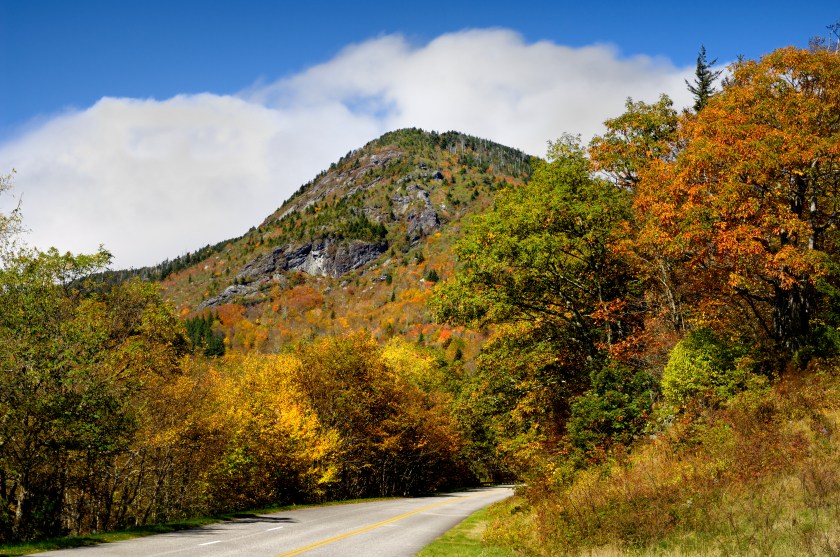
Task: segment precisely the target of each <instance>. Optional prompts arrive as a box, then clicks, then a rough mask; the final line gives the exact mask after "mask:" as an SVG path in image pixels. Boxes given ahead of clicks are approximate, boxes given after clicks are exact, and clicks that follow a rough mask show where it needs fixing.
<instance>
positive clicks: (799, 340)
mask: <svg viewBox="0 0 840 557" xmlns="http://www.w3.org/2000/svg"><path fill="white" fill-rule="evenodd" d="M774 290H775V292H774V304H773V328H774V333H775V336H776V340H778V341H780V342H781V343H783V344H784V346H785V348H786V349H787V350H788V352H791V353H793V352H795V351H797V350H798V349H800V348H802V347H803V346H804V345H805V343H806V341H807V338H808V334H809V333H810V332H811V325H810V321H811V314H812V313H813V310H814V298H815V292H814V289H813V287H812V286H810V285H808V284H807V283H806V284H804V285H803V284H801V283H800V284H796V285H795V286H794V287H792V288H782V287H780V286H778V285H777V286H776V287H775V288H774Z"/></svg>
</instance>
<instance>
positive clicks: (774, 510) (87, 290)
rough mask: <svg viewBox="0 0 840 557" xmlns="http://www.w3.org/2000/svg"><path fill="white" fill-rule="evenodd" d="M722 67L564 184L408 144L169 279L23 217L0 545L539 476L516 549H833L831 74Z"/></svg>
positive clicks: (496, 153) (838, 311)
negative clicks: (30, 239)
mask: <svg viewBox="0 0 840 557" xmlns="http://www.w3.org/2000/svg"><path fill="white" fill-rule="evenodd" d="M720 77H721V76H720V75H719V74H718V73H716V72H714V71H712V69H711V66H710V64H709V63H708V62H707V60H706V58H705V52H701V55H700V56H699V57H698V61H697V73H696V76H695V81H693V82H692V83H689V84H688V85H689V87H690V89H691V91H692V93H694V95H695V100H696V102H695V104H694V106H693V108H692V109H687V110H684V111H678V110H677V109H675V108H674V107H673V104H672V102H671V101H670V99H668V98H667V97H666V96H662V97H661V98H660V99H658V100H656V101H655V102H644V101H638V100H633V99H628V101H627V104H626V107H625V112H624V113H623V114H620V115H616V116H615V117H614V118H612V119H610V120H608V121H607V122H605V132H604V133H603V134H602V135H601V136H599V137H596V138H595V139H594V140H593V141H592V142H591V143H590V144H588V145H583V144H581V142H580V140H579V139H577V138H576V137H575V136H572V135H563V133H562V132H563V131H564V130H558V134H557V135H558V138H559V139H558V140H557V141H555V142H552V143H551V144H550V145H549V147H548V152H547V154H546V157H545V160H538V159H535V158H532V157H529V156H527V155H525V154H523V153H521V152H519V151H516V150H514V149H509V148H506V147H503V146H500V145H496V144H494V143H492V142H488V141H484V140H481V139H478V138H474V137H470V136H466V135H463V134H459V133H454V132H448V133H443V134H438V133H434V132H425V131H421V130H416V129H410V130H399V131H395V132H392V133H389V134H386V135H385V136H383V137H381V138H379V139H377V140H374V141H372V142H371V143H369V144H368V145H365V146H364V147H362V148H360V149H359V150H356V151H352V152H350V153H348V154H347V155H346V156H344V157H343V158H342V159H341V160H339V161H337V162H336V163H335V164H333V165H332V166H331V167H330V168H329V169H328V170H325V171H324V172H323V173H321V174H320V175H318V176H317V177H315V178H314V179H313V180H312V181H311V182H309V183H308V184H305V185H304V186H302V187H301V188H300V190H299V191H298V192H297V193H296V194H295V195H294V196H292V198H291V199H289V200H288V201H287V202H286V203H284V204H283V206H281V207H280V208H278V209H277V210H275V211H273V212H272V213H271V214H270V215H269V216H268V217H267V218H266V219H265V220H264V221H263V222H262V223H261V224H259V225H258V226H255V227H254V228H252V229H251V230H250V231H248V232H247V233H245V234H244V235H243V236H242V237H240V238H236V239H232V240H230V241H227V242H222V243H219V244H217V245H215V246H208V247H206V248H204V249H202V250H198V251H197V252H195V253H191V254H185V255H184V256H182V257H179V258H177V259H175V260H172V261H166V262H164V263H163V264H161V265H159V266H157V267H155V268H151V269H141V270H133V271H124V272H113V271H111V272H105V268H106V267H107V264H108V261H109V255H108V254H107V253H106V252H104V251H103V252H100V253H98V254H92V255H78V256H73V255H70V254H67V255H61V254H59V253H57V252H55V251H48V252H46V253H41V252H38V251H36V250H30V249H27V248H24V247H21V246H19V245H16V244H15V238H16V237H17V236H16V234H17V230H18V229H19V226H20V221H19V216H18V215H17V214H15V213H13V214H11V215H5V216H3V220H0V238H2V240H3V244H2V245H3V252H2V257H3V259H2V263H3V265H2V275H0V285H2V288H0V307H2V312H0V366H2V367H1V368H0V369H2V378H1V379H0V381H1V382H0V412H1V413H2V419H0V497H2V499H3V501H4V505H3V508H2V514H0V533H2V537H3V539H4V540H17V539H31V538H38V537H45V536H53V535H60V534H66V533H72V534H76V533H84V532H92V531H101V530H105V529H112V528H118V527H125V526H132V525H138V524H146V523H153V522H157V521H166V520H171V519H176V518H181V517H185V516H190V515H195V514H199V513H207V512H220V511H230V510H239V509H247V508H253V507H255V506H259V505H269V504H280V503H289V502H295V503H297V502H304V501H325V500H335V499H344V498H351V497H366V496H382V495H398V494H399V495H402V494H409V495H411V494H417V493H424V492H429V491H433V490H435V489H439V488H443V487H451V486H463V485H469V484H474V483H477V482H481V481H501V480H519V481H522V482H524V483H525V484H526V486H527V487H524V488H523V489H522V490H521V492H520V494H519V495H518V496H517V497H516V498H515V500H514V501H513V502H511V503H509V504H507V505H506V506H502V507H500V508H498V509H496V511H495V517H496V518H495V520H496V524H495V525H494V527H492V528H489V529H488V530H487V534H486V536H487V538H488V540H491V541H492V542H493V543H496V544H498V545H505V546H509V547H510V548H512V549H513V550H515V551H516V552H517V553H521V554H526V555H562V554H571V555H575V554H604V555H612V554H616V553H621V552H629V553H634V552H635V553H638V554H692V553H696V554H727V555H728V554H753V553H754V554H764V555H768V554H782V555H786V554H789V555H801V554H811V555H823V554H825V555H832V554H836V553H837V552H838V551H840V542H838V539H840V530H839V529H838V527H837V524H840V473H838V470H840V468H838V464H840V444H838V440H837V431H838V425H840V423H838V419H840V408H838V402H837V401H838V400H840V399H838V397H837V394H840V373H838V372H840V369H838V356H840V289H838V284H840V276H838V273H840V230H838V221H840V197H838V194H840V191H838V189H840V56H838V55H837V53H835V52H831V51H829V50H827V49H825V48H821V47H820V45H819V44H815V45H814V48H813V49H812V50H810V51H805V50H797V49H793V48H786V49H781V50H778V51H775V52H773V53H771V54H768V55H767V56H765V57H764V58H762V59H760V60H742V61H739V62H737V63H736V64H734V65H733V66H732V67H731V68H730V69H729V72H728V73H727V74H726V76H725V78H724V79H722V80H719V78H720ZM572 131H573V130H572ZM10 185H11V181H10V178H6V179H4V180H3V182H2V189H6V188H7V187H9V186H10ZM0 193H2V191H0Z"/></svg>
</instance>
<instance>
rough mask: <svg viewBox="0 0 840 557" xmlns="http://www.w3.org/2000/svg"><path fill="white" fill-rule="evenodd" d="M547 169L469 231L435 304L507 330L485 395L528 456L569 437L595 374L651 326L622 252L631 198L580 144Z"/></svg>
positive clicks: (557, 147)
mask: <svg viewBox="0 0 840 557" xmlns="http://www.w3.org/2000/svg"><path fill="white" fill-rule="evenodd" d="M548 159H549V160H548V162H546V163H543V164H542V165H540V166H538V167H537V169H536V170H535V171H534V174H533V176H532V179H531V181H530V182H529V183H528V184H526V185H524V186H519V187H507V188H506V189H503V190H501V191H500V192H499V194H498V195H497V197H496V201H495V206H494V208H493V210H492V211H490V212H488V213H485V214H482V215H479V216H477V217H476V218H475V219H474V220H473V221H472V222H471V223H470V224H469V227H468V229H467V231H466V234H465V237H464V239H463V240H462V241H461V242H459V244H458V245H457V248H456V254H457V256H458V260H459V264H460V268H459V269H458V271H457V272H456V274H455V276H454V277H453V279H451V280H449V281H446V282H444V283H441V285H440V286H439V287H438V288H437V289H436V293H435V299H434V301H433V305H434V307H435V311H436V315H437V318H438V319H439V320H448V321H451V322H453V323H456V324H464V325H479V326H481V325H495V326H496V327H497V331H498V332H497V335H496V338H495V340H494V341H492V342H491V343H490V344H489V345H488V346H487V348H486V350H485V354H484V355H483V356H482V358H481V359H480V360H479V370H477V373H476V381H477V382H479V384H478V385H476V386H475V389H478V390H479V391H484V392H485V393H486V395H487V396H488V397H490V398H492V397H496V396H497V395H496V394H494V393H499V392H502V393H506V394H505V396H504V397H502V399H498V398H497V399H496V401H495V402H494V403H493V404H491V405H488V409H491V408H492V410H488V411H490V412H491V413H494V414H495V413H496V411H498V414H497V415H499V417H500V418H499V419H500V421H499V422H498V424H499V426H498V427H497V428H496V431H497V432H498V434H499V435H498V436H500V437H501V443H502V444H504V443H505V441H504V438H505V437H507V438H509V439H511V438H513V437H515V436H516V435H521V436H522V437H521V439H520V441H517V442H513V443H507V444H508V445H509V446H514V445H516V444H517V443H518V444H519V446H520V447H526V448H527V447H529V446H532V445H533V443H532V441H535V440H536V442H537V443H539V442H541V441H539V439H540V438H542V439H543V440H545V439H548V438H550V437H555V438H556V437H558V436H560V435H562V431H563V427H564V423H565V420H566V418H567V416H568V411H569V401H570V400H571V399H572V398H573V397H574V396H576V395H579V394H580V393H582V392H584V391H585V390H586V389H587V388H588V386H589V377H590V370H591V369H592V368H593V367H598V366H599V365H600V363H599V362H603V361H604V360H605V358H607V355H608V354H609V353H610V352H611V351H618V352H620V351H621V350H620V349H621V347H622V346H623V344H624V342H625V340H626V339H627V338H628V337H629V335H630V334H631V333H632V332H633V331H634V330H636V329H637V328H638V327H639V325H640V323H639V322H638V321H637V317H638V315H637V314H636V310H635V309H633V306H634V304H633V302H632V301H631V302H628V300H634V299H635V297H636V295H637V293H636V292H635V291H634V287H635V284H636V281H635V279H634V276H633V275H632V271H631V269H630V267H629V266H628V265H627V264H626V263H625V262H624V261H623V259H622V258H621V257H618V256H617V255H616V254H615V252H614V251H613V249H612V248H611V244H612V243H613V242H614V241H615V240H616V239H617V238H616V234H617V232H618V229H617V226H618V224H619V223H621V222H622V221H623V220H625V219H627V218H628V216H629V208H630V194H629V192H628V191H626V190H624V189H621V188H618V187H616V186H615V185H614V184H612V183H610V182H609V181H607V180H604V179H600V178H597V177H594V176H593V174H592V172H591V170H592V169H591V167H590V164H589V161H588V159H587V158H586V156H585V155H584V152H583V150H582V148H581V147H580V146H579V144H578V143H577V141H576V140H575V139H574V138H570V137H566V138H563V139H562V140H560V141H558V142H556V143H553V144H551V147H550V150H549V157H548ZM494 370H502V371H500V372H497V371H494ZM499 373H501V375H500V374H499ZM506 377H507V378H506ZM485 381H486V382H485ZM481 382H485V384H483V385H482V384H480V383H481ZM499 382H501V384H499ZM505 382H511V383H513V385H507V386H505V385H504V383H505ZM502 415H504V416H510V417H512V419H513V420H514V422H510V421H508V418H507V417H502ZM534 428H536V430H535V429H534ZM535 431H538V432H539V433H538V434H537V435H536V437H535V436H534V432H535ZM498 436H497V437H498ZM517 450H518V449H514V452H515V451H517Z"/></svg>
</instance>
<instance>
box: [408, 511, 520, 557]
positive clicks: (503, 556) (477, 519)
mask: <svg viewBox="0 0 840 557" xmlns="http://www.w3.org/2000/svg"><path fill="white" fill-rule="evenodd" d="M490 521H491V519H490V509H489V508H485V509H481V510H480V511H477V512H475V513H473V514H471V515H470V516H468V517H467V518H465V519H464V520H463V521H462V522H461V523H460V524H458V525H457V526H455V527H454V528H452V529H451V530H449V531H448V532H447V533H445V534H444V535H443V536H441V537H440V538H438V539H437V540H435V541H434V542H432V543H431V544H430V545H428V546H426V547H425V548H423V550H422V551H420V553H418V554H417V557H514V556H515V553H514V552H513V551H511V550H510V549H507V548H503V547H498V546H492V545H488V544H487V543H485V542H484V541H483V538H484V535H483V534H484V530H485V529H487V526H488V524H490Z"/></svg>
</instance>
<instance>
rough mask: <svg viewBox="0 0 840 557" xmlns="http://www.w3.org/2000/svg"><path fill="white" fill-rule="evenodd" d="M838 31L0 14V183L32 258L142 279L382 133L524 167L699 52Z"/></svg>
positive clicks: (464, 17)
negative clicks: (50, 249) (81, 255)
mask: <svg viewBox="0 0 840 557" xmlns="http://www.w3.org/2000/svg"><path fill="white" fill-rule="evenodd" d="M838 19H840V8H838V7H837V4H836V2H827V1H821V0H819V1H811V2H808V3H807V5H805V4H803V3H795V2H755V3H753V2H735V1H730V2H699V3H681V2H647V3H644V2H642V3H631V2H600V3H570V2H557V1H555V2H529V1H527V0H523V1H519V2H510V1H508V2H496V1H489V2H480V3H479V2H470V3H467V2H457V1H448V2H441V1H437V0H426V1H423V2H412V3H400V2H393V1H391V2H367V3H361V2H262V1H250V2H249V1H238V2H234V1H229V2H223V1H217V0H204V1H201V2H199V1H192V0H189V1H188V0H167V1H160V0H146V1H143V2H139V1H128V0H124V1H118V0H107V1H106V0H73V1H69V0H64V1H56V0H0V75H2V76H3V86H2V87H0V174H5V173H7V172H8V171H9V170H10V169H11V168H15V169H16V171H17V173H16V175H15V179H14V183H15V192H16V194H17V195H18V196H20V195H21V194H22V195H23V210H24V215H25V218H26V222H27V223H28V226H29V228H30V229H31V232H30V235H29V239H30V242H31V243H33V244H34V245H37V246H39V247H47V246H48V245H52V244H57V245H58V247H60V248H62V249H69V250H72V251H90V250H91V249H95V248H96V246H97V245H98V244H100V243H102V244H105V246H106V247H108V248H109V249H111V251H112V252H114V253H115V256H116V261H115V265H116V266H118V267H119V266H139V265H145V264H152V263H156V262H158V261H160V260H162V259H164V258H166V257H174V256H177V255H180V254H181V253H183V252H184V251H187V250H192V249H196V248H198V247H201V246H202V245H204V244H207V243H214V242H216V241H219V240H221V239H224V238H227V237H231V236H236V235H239V234H241V233H242V232H244V231H245V230H247V229H248V228H249V227H250V226H251V225H253V224H258V223H259V222H260V221H261V219H262V217H264V216H265V215H267V214H269V213H270V212H271V211H272V210H273V209H274V208H275V207H276V206H277V205H279V204H280V203H282V201H283V200H284V199H285V198H286V197H287V196H288V195H289V194H290V193H291V192H292V191H294V190H296V189H297V188H298V187H299V185H300V184H301V183H303V182H306V181H307V180H308V179H310V178H311V177H312V176H314V175H315V174H316V173H317V172H318V171H319V170H321V169H323V168H325V167H326V166H328V165H329V163H330V162H332V161H333V160H335V159H336V158H338V157H340V156H341V155H343V154H344V153H345V152H346V151H347V150H349V149H351V148H355V147H359V146H361V145H362V144H364V143H365V142H366V141H368V140H370V139H373V138H374V137H376V136H377V135H379V134H380V133H383V132H384V131H388V129H390V128H392V127H401V126H407V125H416V126H419V127H424V128H431V129H438V130H439V131H445V130H446V129H458V130H460V131H465V132H468V133H474V134H476V135H481V136H483V137H488V138H490V139H494V140H497V141H501V142H503V143H507V144H510V145H513V146H515V147H519V148H522V149H524V150H526V151H528V152H530V153H532V154H537V155H539V154H542V152H543V151H544V146H545V143H546V141H548V140H550V139H552V138H555V137H557V136H559V135H560V134H561V133H563V132H571V133H580V134H582V135H583V137H584V140H586V139H588V137H591V135H592V134H594V133H597V132H598V124H599V123H600V122H602V121H603V120H604V119H605V118H607V117H610V116H614V115H616V114H618V113H619V112H620V109H621V106H622V104H623V100H624V99H625V98H626V97H628V96H632V97H634V98H639V99H642V100H655V99H656V97H657V96H658V94H659V93H660V92H667V93H668V94H670V95H671V96H672V98H674V100H675V102H676V103H677V104H680V103H682V104H685V103H686V102H687V97H686V96H685V91H684V86H683V85H684V84H683V80H684V79H685V77H690V72H691V71H692V70H693V66H694V63H695V59H696V55H697V51H698V49H699V47H700V44H701V43H702V44H705V46H706V48H707V50H708V53H709V55H710V57H711V58H717V59H718V60H719V61H720V62H721V63H725V62H728V61H731V60H733V59H735V57H736V56H737V55H739V54H743V55H744V56H746V57H747V58H756V57H760V56H761V55H762V54H764V53H767V52H769V51H771V50H773V49H775V48H778V47H781V46H786V45H795V46H800V47H806V46H807V44H808V39H809V38H810V37H812V36H814V35H824V34H826V33H827V31H826V25H827V24H829V23H832V22H834V21H836V20H838ZM0 201H2V200H0ZM7 201H9V200H7ZM0 206H2V205H0ZM220 222H223V223H224V225H220V224H219V223H220ZM138 238H143V241H142V242H139V241H138Z"/></svg>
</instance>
